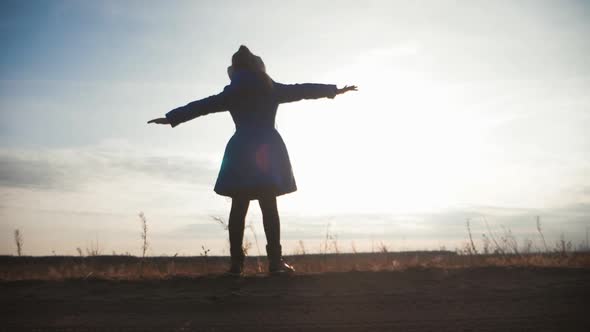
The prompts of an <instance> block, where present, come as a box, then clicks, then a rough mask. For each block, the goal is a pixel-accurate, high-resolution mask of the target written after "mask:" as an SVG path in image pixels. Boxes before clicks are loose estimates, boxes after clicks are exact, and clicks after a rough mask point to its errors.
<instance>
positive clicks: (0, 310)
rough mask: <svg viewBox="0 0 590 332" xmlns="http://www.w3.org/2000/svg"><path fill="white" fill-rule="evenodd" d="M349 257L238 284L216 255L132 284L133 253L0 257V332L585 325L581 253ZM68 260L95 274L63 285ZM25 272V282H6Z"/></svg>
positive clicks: (70, 266)
mask: <svg viewBox="0 0 590 332" xmlns="http://www.w3.org/2000/svg"><path fill="white" fill-rule="evenodd" d="M349 256H350V257H347V256H346V255H327V256H325V257H324V256H321V255H306V256H295V257H290V258H289V260H290V261H292V262H294V263H295V265H296V266H299V267H307V268H309V270H310V272H298V273H297V274H295V275H293V276H283V277H269V276H266V275H265V274H264V273H255V269H256V264H257V261H256V258H250V261H249V265H250V266H249V269H250V273H249V274H247V275H246V277H244V278H231V277H225V276H223V275H221V274H219V273H218V270H219V271H222V270H223V269H225V267H226V265H225V263H226V261H227V258H224V257H219V258H214V257H208V258H207V261H208V262H207V265H208V268H209V269H210V271H209V274H206V275H205V274H202V273H201V274H199V273H198V271H201V272H203V271H202V268H203V266H204V265H203V264H204V260H205V258H204V257H192V258H191V257H184V258H183V257H176V258H171V257H161V258H150V259H148V260H147V262H146V263H144V271H143V272H144V273H145V275H144V276H142V277H138V276H136V275H135V276H134V275H131V274H128V275H127V276H125V275H124V273H123V271H125V269H126V270H127V271H128V273H130V271H135V272H134V273H137V272H138V270H133V269H134V268H135V265H136V264H137V262H138V259H137V258H134V257H114V258H113V257H87V258H80V257H78V258H74V257H22V258H17V257H2V258H1V259H0V262H2V265H1V267H2V273H3V274H2V276H3V281H1V282H0V319H1V320H2V322H3V323H2V325H1V326H0V331H236V330H239V331H267V330H278V331H307V330H309V331H410V332H411V331H434V330H436V331H588V330H590V315H588V314H587V308H588V307H589V306H590V281H589V280H590V268H589V267H588V266H587V265H586V264H587V262H588V255H587V254H578V255H577V257H574V256H572V257H569V258H566V257H561V258H559V259H558V258H555V257H553V256H551V255H543V256H541V257H536V258H534V257H531V258H530V264H528V265H524V264H523V262H524V261H520V264H515V263H516V261H513V262H512V264H509V263H510V262H509V261H506V260H504V261H502V260H500V261H499V262H501V264H500V263H496V264H492V263H490V262H494V261H493V260H490V261H489V262H488V263H485V262H486V260H484V259H483V258H482V257H478V256H475V257H467V256H459V255H453V254H451V253H446V254H445V253H440V252H437V253H431V254H426V253H396V254H394V253H389V254H388V256H384V254H382V253H381V254H355V255H349ZM554 258H555V260H552V259H554ZM117 259H119V261H117ZM385 259H387V261H389V263H387V264H386V263H385ZM490 259H491V258H490ZM495 259H496V260H498V259H500V258H498V257H495ZM504 259H508V258H504ZM512 259H516V258H512ZM520 259H522V258H520ZM543 259H544V263H545V264H546V266H543V265H542V264H541V262H543ZM158 260H162V262H157V261H158ZM306 260H307V261H306ZM322 260H324V261H322ZM392 261H394V262H397V266H396V264H392V263H391V262H392ZM470 261H471V263H470V264H469V262H470ZM171 262H173V263H174V264H175V269H177V270H176V272H177V273H176V274H174V275H173V274H172V273H169V272H170V271H171V270H170V271H169V270H166V269H164V267H166V266H168V265H169V264H170V263H171ZM314 262H315V263H314ZM344 262H348V263H346V264H349V265H343V264H344ZM351 262H352V263H351ZM363 262H364V263H363ZM556 262H561V263H560V264H561V265H558V264H556ZM564 262H566V263H567V264H565V263H564ZM312 263H313V264H315V265H313V264H312ZM533 263H535V264H536V265H534V264H533ZM549 263H555V264H549ZM60 264H61V265H60ZM75 264H85V268H86V270H84V271H82V270H81V269H82V268H81V267H78V268H77V269H78V270H79V272H80V273H87V274H88V273H89V272H88V271H89V270H92V271H90V272H93V273H92V274H89V275H87V276H86V277H82V278H80V277H75V276H73V275H70V276H69V277H75V278H73V279H68V276H67V275H66V274H67V273H70V272H68V271H75V270H76V268H75V267H74V266H78V265H75ZM158 264H160V265H158ZM306 264H307V265H306ZM350 264H353V265H352V266H353V267H354V264H356V266H357V267H358V269H356V271H354V268H353V269H350V266H351V265H350ZM379 264H381V265H379ZM429 264H430V265H429ZM435 264H438V266H437V265H435ZM386 265H389V266H391V267H390V268H386ZM443 265H447V267H444V266H443ZM574 265H578V267H572V266H574ZM109 266H110V270H109ZM191 266H193V270H192V273H190V269H191V268H190V267H191ZM24 267H26V269H25V268H24ZM50 267H51V268H50ZM197 267H198V268H197ZM338 267H339V268H338ZM365 267H366V268H365ZM36 268H38V271H37V270H36ZM160 268H161V269H162V272H161V274H160V275H158V274H157V273H156V271H159V270H160ZM169 268H170V267H169ZM371 268H374V270H373V271H371ZM170 269H171V268H170ZM178 269H180V270H178ZM199 269H201V270H199ZM314 269H324V270H326V271H336V270H340V271H344V270H346V271H348V272H323V273H316V272H312V271H313V270H314ZM24 270H28V271H29V272H30V273H31V275H30V277H31V278H24V277H20V278H19V277H17V274H15V273H13V274H12V276H13V277H12V278H7V277H8V276H9V275H10V271H12V272H15V271H20V272H19V273H22V272H23V271H24ZM35 271H36V272H35ZM42 271H45V278H42V276H43V274H42V273H41V272H42ZM109 271H110V272H109ZM183 271H184V272H183ZM72 273H73V272H72ZM108 273H110V275H109V274H108ZM35 276H36V278H34V277H35ZM43 279H44V280H43Z"/></svg>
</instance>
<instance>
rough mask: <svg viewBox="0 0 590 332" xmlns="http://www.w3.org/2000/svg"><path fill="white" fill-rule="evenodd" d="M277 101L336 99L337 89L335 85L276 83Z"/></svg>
mask: <svg viewBox="0 0 590 332" xmlns="http://www.w3.org/2000/svg"><path fill="white" fill-rule="evenodd" d="M274 88H275V93H276V96H277V101H278V102H279V103H290V102H294V101H299V100H302V99H318V98H334V97H335V96H336V92H337V90H338V89H337V88H336V85H333V84H315V83H304V84H281V83H274Z"/></svg>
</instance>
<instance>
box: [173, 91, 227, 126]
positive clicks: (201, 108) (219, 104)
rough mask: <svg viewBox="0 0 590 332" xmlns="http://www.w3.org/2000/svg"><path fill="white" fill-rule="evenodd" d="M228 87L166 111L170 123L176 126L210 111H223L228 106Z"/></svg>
mask: <svg viewBox="0 0 590 332" xmlns="http://www.w3.org/2000/svg"><path fill="white" fill-rule="evenodd" d="M227 90H228V89H227V87H226V88H225V89H224V90H223V92H221V93H219V94H217V95H213V96H210V97H207V98H204V99H201V100H196V101H193V102H191V103H188V104H186V105H185V106H181V107H178V108H175V109H173V110H171V111H170V112H168V113H166V118H167V119H168V121H169V122H170V125H171V126H172V127H173V128H174V127H176V126H178V125H179V124H181V123H183V122H186V121H189V120H192V119H194V118H196V117H199V116H203V115H207V114H210V113H217V112H223V111H226V110H227V107H228V95H227Z"/></svg>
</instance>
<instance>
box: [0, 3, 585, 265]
mask: <svg viewBox="0 0 590 332" xmlns="http://www.w3.org/2000/svg"><path fill="white" fill-rule="evenodd" d="M589 18H590V5H589V4H588V2H585V1H559V2H557V1H447V0H441V1H434V0H433V1H411V2H408V1H363V2H359V1H321V2H317V1H296V2H295V1H293V2H283V1H253V2H248V3H246V2H244V1H131V0H129V1H63V0H55V1H6V0H1V1H0V42H1V44H2V45H3V47H2V49H3V50H2V52H0V254H15V250H16V246H15V244H14V239H13V234H14V230H15V229H19V230H20V231H21V233H22V235H23V239H24V246H23V252H24V254H27V255H50V254H58V255H61V254H75V253H76V251H77V250H76V248H81V250H83V251H84V250H85V249H86V248H92V247H96V246H98V247H99V248H100V250H101V252H102V253H105V254H110V253H113V252H115V253H131V254H138V253H139V251H140V247H141V243H140V223H139V217H138V213H139V212H144V213H145V215H146V218H147V220H148V227H149V230H148V232H149V235H148V236H149V237H150V248H149V250H148V253H149V254H151V255H174V254H179V255H198V254H200V253H201V252H202V251H203V247H205V248H208V249H211V254H217V255H227V254H228V243H227V234H226V231H225V230H224V229H223V227H222V226H221V225H219V224H218V223H217V222H216V221H215V220H214V218H213V217H221V218H224V219H225V220H227V215H228V213H229V207H230V205H231V200H230V199H228V198H225V197H221V196H218V195H216V194H215V193H214V192H213V185H214V183H215V179H216V176H217V172H218V170H219V166H220V162H221V158H222V156H223V150H224V147H225V144H226V143H227V141H228V139H229V138H230V137H231V135H232V134H233V132H234V126H233V123H232V121H231V117H230V116H229V114H228V113H218V114H213V115H208V116H206V117H201V118H198V119H196V120H193V121H191V122H188V123H185V124H182V125H180V126H179V127H176V128H174V129H171V128H169V127H165V126H156V125H147V124H146V122H147V120H150V119H152V118H155V117H161V116H163V115H164V114H165V113H166V112H167V111H169V110H171V109H173V108H175V107H177V106H181V105H184V104H186V103H188V102H190V101H193V100H198V99H201V98H204V97H207V96H209V95H212V94H216V93H218V92H220V91H221V90H222V89H223V87H224V86H225V85H227V84H228V83H229V79H228V77H227V73H226V68H227V66H228V65H229V64H230V60H231V55H232V54H233V53H234V52H235V51H236V50H237V49H238V47H239V46H240V45H242V44H244V45H247V46H248V47H249V48H250V49H251V50H252V51H253V52H254V53H255V54H258V55H260V56H261V57H262V58H263V60H264V61H265V63H266V68H267V71H268V73H269V74H270V76H271V77H272V78H273V79H274V80H275V81H277V82H282V83H305V82H313V83H327V84H337V85H338V86H339V87H342V86H344V85H346V84H355V85H357V86H358V87H359V91H358V92H350V93H347V94H346V95H341V96H338V97H336V98H335V99H334V100H329V99H324V100H312V101H302V102H298V103H292V104H286V105H282V106H281V107H280V108H279V113H278V116H277V124H276V126H277V128H278V130H279V132H280V133H281V135H282V136H283V138H284V140H285V142H286V144H287V147H288V149H289V154H290V157H291V161H292V164H293V169H294V173H295V177H296V180H297V184H298V187H299V190H298V191H297V192H296V193H293V194H290V195H286V196H283V197H280V198H279V201H278V202H279V210H280V213H281V217H282V236H283V245H284V247H285V251H286V253H291V252H294V251H295V250H297V248H298V246H299V245H300V244H299V243H300V241H301V242H302V243H304V245H305V246H306V250H307V251H308V252H314V251H318V250H319V248H320V246H321V242H322V239H324V238H325V236H326V233H327V232H328V233H330V234H332V235H333V236H334V237H335V238H336V239H337V240H338V241H339V246H340V250H342V251H350V250H352V248H353V247H354V248H355V249H356V250H373V249H374V247H375V245H376V243H377V244H381V243H383V244H385V245H387V246H388V247H389V248H390V250H411V249H439V248H442V247H445V248H447V249H451V250H452V249H454V248H460V247H461V245H462V244H463V243H464V242H465V240H466V239H467V230H466V221H467V220H470V225H471V229H472V231H473V233H474V236H475V238H476V241H477V243H478V245H480V244H481V241H480V240H481V234H482V233H489V232H492V233H494V234H496V235H497V236H501V235H502V234H504V233H505V232H506V231H507V230H510V231H511V232H512V233H513V234H515V235H516V236H517V238H518V240H519V241H524V240H526V239H530V240H533V241H535V244H537V243H538V239H539V235H538V234H537V228H536V224H535V222H536V217H537V216H540V220H541V223H542V227H543V232H544V233H545V236H546V237H547V238H548V239H549V240H550V242H551V243H553V242H552V241H556V240H557V239H559V238H560V236H563V237H564V238H566V239H567V240H570V241H572V242H573V243H574V244H575V245H577V244H580V243H583V242H584V241H586V238H587V232H588V228H589V227H590V155H589V151H590V133H589V132H588V129H589V128H590V115H589V114H590V113H589V111H590V93H589V92H590V60H589V59H590V58H589V57H588V54H590V39H589V38H588V35H590V19H589ZM247 223H248V224H250V225H251V226H252V227H251V228H248V231H247V232H246V234H247V235H246V236H247V237H248V239H249V241H254V240H255V237H256V239H257V240H258V241H259V243H260V244H259V248H261V249H260V250H262V248H263V247H264V245H263V244H264V234H263V232H262V222H261V217H260V209H259V208H258V206H257V204H256V202H253V204H251V206H250V211H249V214H248V217H247ZM262 254H264V252H262Z"/></svg>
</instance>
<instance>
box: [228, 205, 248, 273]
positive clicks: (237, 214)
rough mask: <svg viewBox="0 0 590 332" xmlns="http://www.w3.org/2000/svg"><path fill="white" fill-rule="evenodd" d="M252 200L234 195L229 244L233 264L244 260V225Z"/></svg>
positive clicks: (230, 217)
mask: <svg viewBox="0 0 590 332" xmlns="http://www.w3.org/2000/svg"><path fill="white" fill-rule="evenodd" d="M249 205H250V200H248V199H245V198H239V197H234V198H233V199H232V203H231V211H230V213H229V224H228V230H229V244H230V254H231V258H232V266H233V265H234V264H238V265H241V264H243V261H244V253H243V251H242V241H243V239H244V227H245V223H246V213H247V212H248V206H249Z"/></svg>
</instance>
